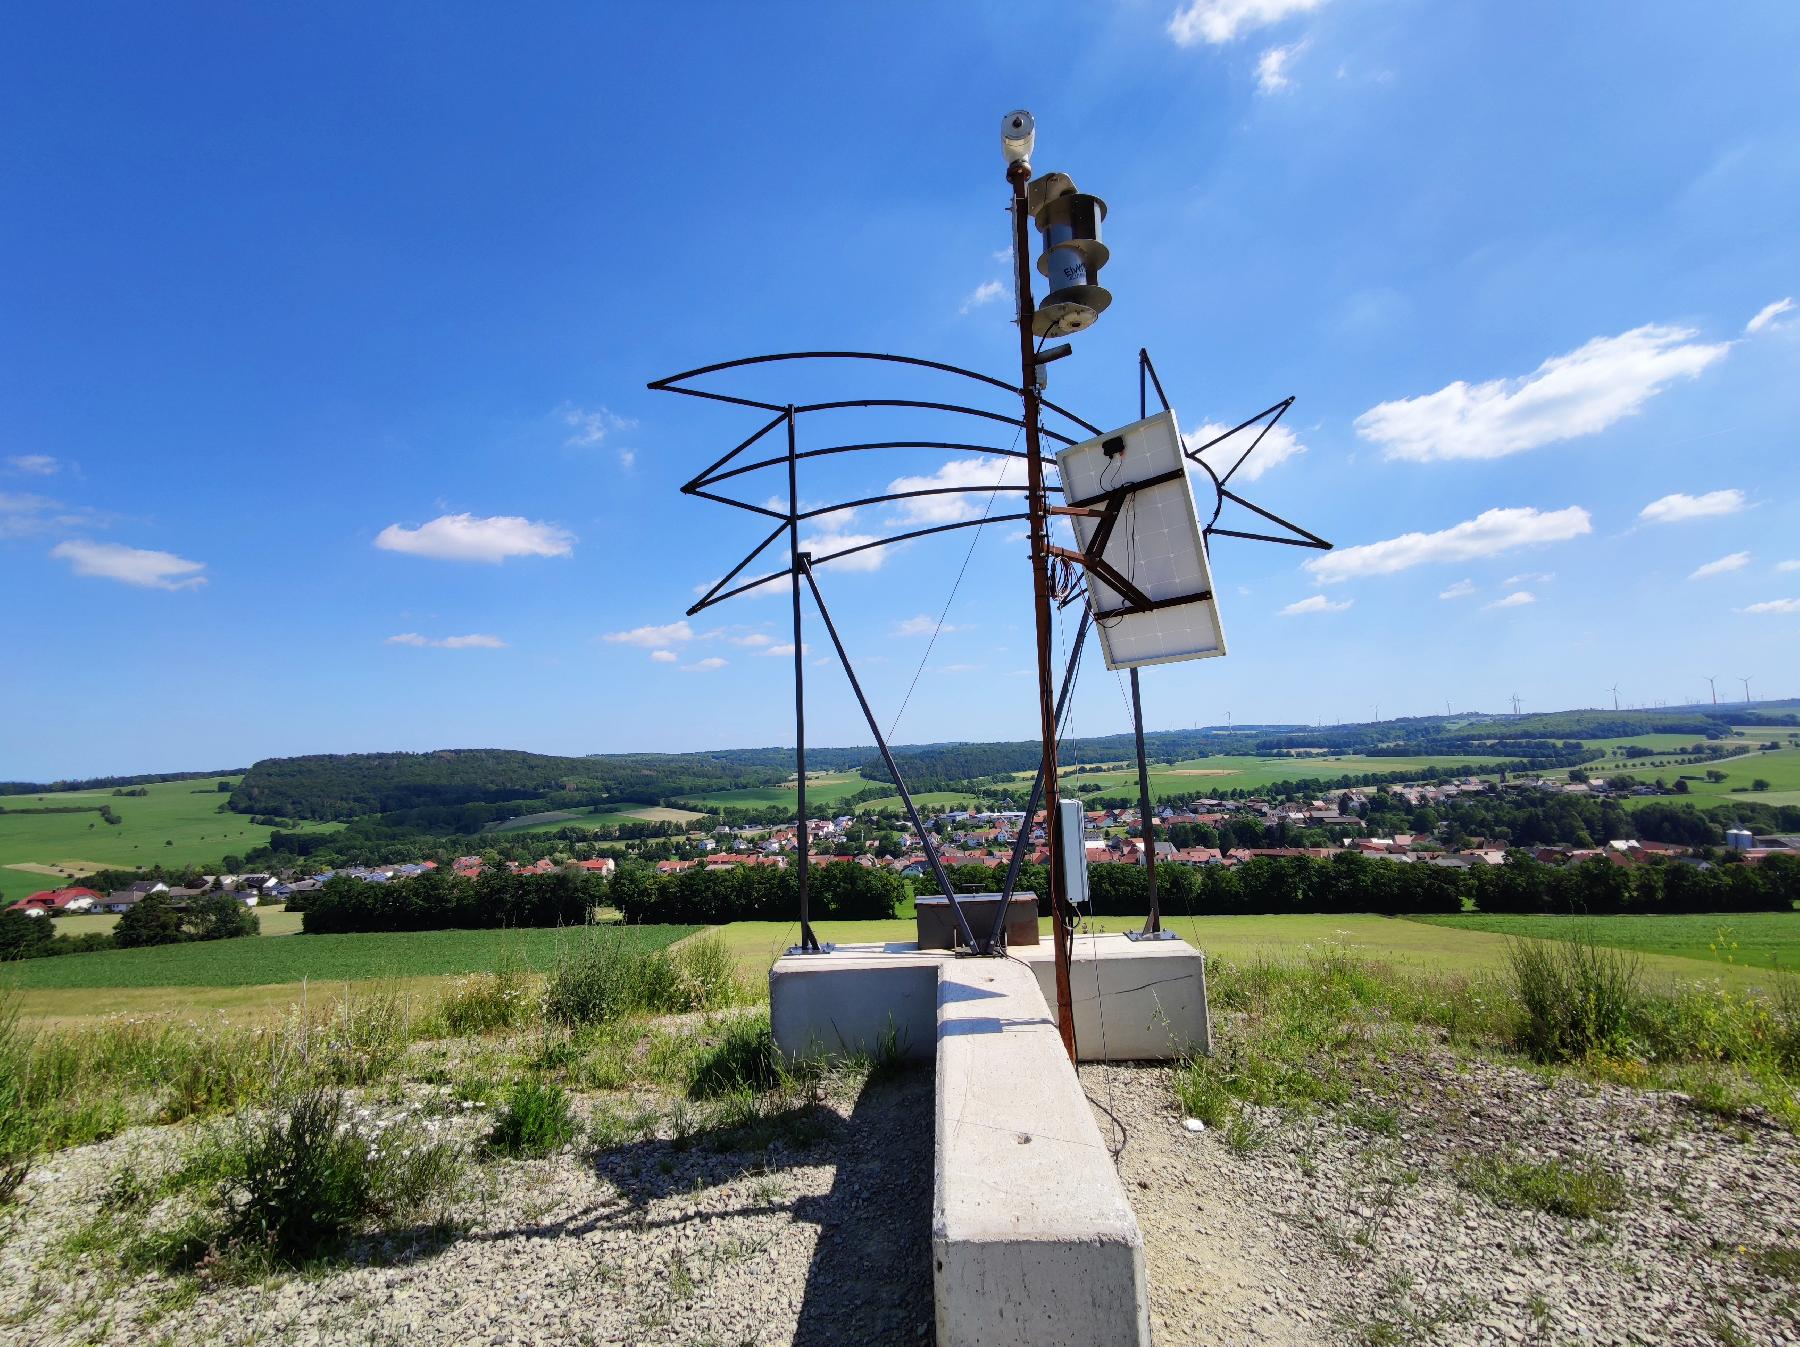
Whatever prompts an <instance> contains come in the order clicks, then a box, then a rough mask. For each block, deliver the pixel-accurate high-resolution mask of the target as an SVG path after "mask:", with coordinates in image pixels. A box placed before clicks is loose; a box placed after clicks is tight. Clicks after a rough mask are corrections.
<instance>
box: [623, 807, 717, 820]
mask: <svg viewBox="0 0 1800 1347" xmlns="http://www.w3.org/2000/svg"><path fill="white" fill-rule="evenodd" d="M626 817H627V818H641V819H643V820H644V821H645V822H646V823H687V822H690V821H691V820H693V819H697V818H705V817H706V815H704V814H698V813H695V812H694V811H693V810H692V809H670V808H668V807H667V806H666V805H651V806H650V807H649V808H648V809H633V810H631V811H629V812H628V813H627V815H626Z"/></svg>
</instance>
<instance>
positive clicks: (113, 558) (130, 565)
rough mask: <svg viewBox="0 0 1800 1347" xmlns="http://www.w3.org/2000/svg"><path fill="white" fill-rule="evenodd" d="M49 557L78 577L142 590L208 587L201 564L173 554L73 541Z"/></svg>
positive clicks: (51, 553) (116, 545) (141, 548)
mask: <svg viewBox="0 0 1800 1347" xmlns="http://www.w3.org/2000/svg"><path fill="white" fill-rule="evenodd" d="M50 555H51V556H53V557H55V558H56V559H57V560H59V561H66V562H68V563H69V565H70V566H71V567H72V568H73V569H74V571H75V574H77V575H92V576H98V577H99V578H101V579H103V580H117V581H118V582H119V583H120V584H125V585H136V586H138V587H139V588H140V589H171V590H173V589H196V588H198V587H199V586H201V585H204V584H205V583H206V577H205V576H204V575H202V574H200V572H202V571H204V570H205V569H206V563H205V562H202V561H189V560H187V559H186V558H185V557H178V556H176V555H175V554H174V553H173V552H158V551H154V550H152V549H150V548H144V547H126V546H125V545H124V544H122V543H96V542H89V541H86V540H83V539H71V540H70V541H68V542H64V543H58V544H57V545H56V546H55V547H53V548H51V549H50Z"/></svg>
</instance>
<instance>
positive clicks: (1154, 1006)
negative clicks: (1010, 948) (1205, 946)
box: [1015, 935, 1212, 1062]
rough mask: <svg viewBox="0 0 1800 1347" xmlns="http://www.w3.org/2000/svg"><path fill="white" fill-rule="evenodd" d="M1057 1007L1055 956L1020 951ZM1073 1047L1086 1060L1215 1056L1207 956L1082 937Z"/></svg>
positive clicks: (1073, 983)
mask: <svg viewBox="0 0 1800 1347" xmlns="http://www.w3.org/2000/svg"><path fill="white" fill-rule="evenodd" d="M1015 953H1016V956H1017V957H1018V958H1019V959H1020V960H1021V961H1022V962H1024V963H1025V964H1027V965H1029V966H1030V968H1031V971H1032V972H1033V973H1035V974H1037V980H1038V988H1039V990H1041V991H1042V992H1043V994H1044V1000H1045V1001H1046V1002H1048V1003H1049V1004H1050V1005H1052V1006H1054V1005H1055V1004H1056V951H1055V950H1054V949H1052V948H1051V946H1050V944H1049V942H1048V941H1046V942H1045V943H1043V944H1041V945H1037V946H1034V947H1031V948H1028V949H1021V950H1018V951H1015ZM1069 1000H1070V1002H1071V1004H1072V1006H1073V1009H1074V1011H1075V1047H1076V1051H1077V1052H1078V1053H1079V1054H1080V1056H1081V1060H1082V1061H1084V1062H1098V1061H1112V1062H1161V1061H1167V1060H1170V1059H1171V1058H1175V1057H1185V1056H1188V1055H1189V1054H1191V1053H1196V1052H1198V1053H1204V1054H1210V1053H1211V1052H1212V1022H1211V1020H1210V1019H1209V1017H1208V1016H1207V1012H1206V956H1205V955H1204V954H1202V953H1201V952H1200V951H1199V950H1197V949H1195V948H1194V947H1193V946H1192V945H1190V944H1187V943H1186V942H1185V941H1181V940H1128V939H1126V937H1125V936H1123V935H1077V936H1075V937H1073V943H1072V946H1071V948H1070V957H1069Z"/></svg>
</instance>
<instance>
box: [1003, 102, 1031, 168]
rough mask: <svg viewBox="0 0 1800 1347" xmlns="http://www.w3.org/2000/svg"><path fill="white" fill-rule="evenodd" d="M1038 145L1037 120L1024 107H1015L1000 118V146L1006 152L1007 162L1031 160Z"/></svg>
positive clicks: (1015, 162) (1014, 162)
mask: <svg viewBox="0 0 1800 1347" xmlns="http://www.w3.org/2000/svg"><path fill="white" fill-rule="evenodd" d="M1036 145H1037V122H1036V121H1035V120H1034V119H1033V118H1032V115H1031V114H1030V113H1029V112H1027V111H1025V109H1024V108H1014V109H1013V110H1012V111H1011V112H1009V113H1007V114H1006V115H1005V116H1004V117H1002V118H1001V119H1000V148H1001V150H1002V151H1004V152H1005V154H1006V162H1007V163H1009V164H1017V163H1023V162H1025V161H1027V160H1029V159H1030V158H1031V151H1032V149H1033V148H1034V147H1035V146H1036Z"/></svg>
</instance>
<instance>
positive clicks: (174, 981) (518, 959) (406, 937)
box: [0, 926, 694, 992]
mask: <svg viewBox="0 0 1800 1347" xmlns="http://www.w3.org/2000/svg"><path fill="white" fill-rule="evenodd" d="M599 929H600V930H602V931H604V933H605V936H606V938H608V939H617V940H624V941H629V942H633V943H634V944H635V945H636V946H638V947H640V948H645V949H655V948H659V947H661V946H663V945H668V944H672V943H674V942H675V941H677V940H679V939H681V938H682V937H683V936H685V935H689V934H691V933H692V932H693V930H694V928H693V927H691V926H616V927H605V928H599ZM572 934H573V932H570V931H567V930H559V929H556V928H554V927H545V928H531V929H520V930H511V931H399V932H385V931H383V932H368V933H362V934H356V935H295V936H287V937H284V938H281V939H268V940H258V939H241V940H208V941H204V942H201V943H197V944H189V945H157V946H154V947H152V948H150V949H120V950H105V951H102V952H100V953H97V954H64V955H59V956H58V957H56V958H53V959H26V960H24V961H22V962H19V963H15V964H11V965H9V966H8V967H7V968H6V969H5V970H4V975H3V976H0V985H5V986H9V987H16V988H18V989H19V990H20V991H23V992H30V991H32V990H35V989H40V988H42V989H52V988H90V989H98V988H108V987H121V988H132V987H252V986H259V985H264V984H278V983H297V982H301V981H303V980H305V981H316V982H349V981H359V980H363V979H368V978H417V977H441V976H443V975H445V974H454V973H473V972H480V971H483V970H489V969H494V968H497V967H500V966H501V965H503V964H504V965H511V966H516V967H523V968H528V969H537V970H543V969H547V968H549V967H550V966H551V965H552V964H554V963H555V961H556V958H557V954H558V952H559V951H560V950H561V949H562V948H564V946H565V945H566V944H567V942H568V940H569V939H570V937H571V935H572Z"/></svg>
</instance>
